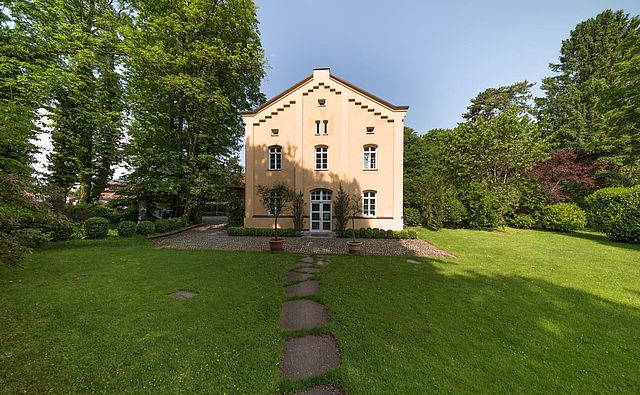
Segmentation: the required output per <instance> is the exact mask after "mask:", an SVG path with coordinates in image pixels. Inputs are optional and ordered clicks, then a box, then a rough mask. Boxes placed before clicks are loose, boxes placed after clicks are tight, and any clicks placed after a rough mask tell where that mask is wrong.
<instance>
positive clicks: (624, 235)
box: [585, 185, 640, 243]
mask: <svg viewBox="0 0 640 395" xmlns="http://www.w3.org/2000/svg"><path fill="white" fill-rule="evenodd" d="M585 203H586V205H587V218H588V222H589V226H590V227H592V228H593V229H595V230H599V231H601V232H604V233H606V234H607V236H608V237H610V238H611V239H613V240H617V241H623V242H629V243H640V185H636V186H634V187H631V188H625V187H612V188H603V189H600V190H598V191H595V192H594V193H592V194H591V195H589V196H587V198H586V199H585Z"/></svg>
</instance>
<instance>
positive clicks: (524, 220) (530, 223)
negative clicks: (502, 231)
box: [508, 214, 536, 229]
mask: <svg viewBox="0 0 640 395" xmlns="http://www.w3.org/2000/svg"><path fill="white" fill-rule="evenodd" d="M508 222H509V225H510V226H512V227H514V228H520V229H533V228H535V227H536V220H535V219H534V218H533V217H532V216H531V215H529V214H516V215H515V216H514V217H513V218H512V219H510V220H509V221H508Z"/></svg>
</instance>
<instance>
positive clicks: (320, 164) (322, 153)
mask: <svg viewBox="0 0 640 395" xmlns="http://www.w3.org/2000/svg"><path fill="white" fill-rule="evenodd" d="M328 157H329V148H328V147H325V146H321V147H316V170H327V169H328V168H329V161H328Z"/></svg>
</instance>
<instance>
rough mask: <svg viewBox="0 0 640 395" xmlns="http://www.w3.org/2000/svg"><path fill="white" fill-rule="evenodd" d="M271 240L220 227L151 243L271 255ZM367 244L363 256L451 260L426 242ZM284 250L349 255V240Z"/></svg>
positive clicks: (294, 241) (295, 243)
mask: <svg viewBox="0 0 640 395" xmlns="http://www.w3.org/2000/svg"><path fill="white" fill-rule="evenodd" d="M268 240H269V238H268V237H258V236H228V235H227V231H226V230H225V229H224V228H223V227H222V226H221V225H209V224H207V225H203V226H199V227H197V228H193V229H189V230H186V231H184V232H181V233H177V234H174V235H170V236H165V237H159V238H155V239H153V240H152V242H153V243H154V244H156V245H158V246H160V247H167V248H180V249H197V250H228V251H268V250H269V243H268ZM358 240H360V241H362V242H363V243H364V245H363V247H362V248H363V254H364V255H389V256H424V257H448V256H452V255H451V254H449V253H447V252H446V251H443V250H440V249H438V248H436V247H434V246H432V245H431V244H429V243H427V242H426V241H423V240H419V239H415V240H395V239H358ZM284 250H285V251H288V252H295V253H300V254H346V253H347V245H346V239H341V238H336V237H322V238H319V237H287V238H285V240H284Z"/></svg>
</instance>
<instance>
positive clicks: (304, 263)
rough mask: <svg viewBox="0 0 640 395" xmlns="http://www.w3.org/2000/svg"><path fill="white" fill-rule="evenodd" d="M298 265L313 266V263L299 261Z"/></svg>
mask: <svg viewBox="0 0 640 395" xmlns="http://www.w3.org/2000/svg"><path fill="white" fill-rule="evenodd" d="M296 267H313V263H308V262H302V261H298V262H296Z"/></svg>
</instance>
